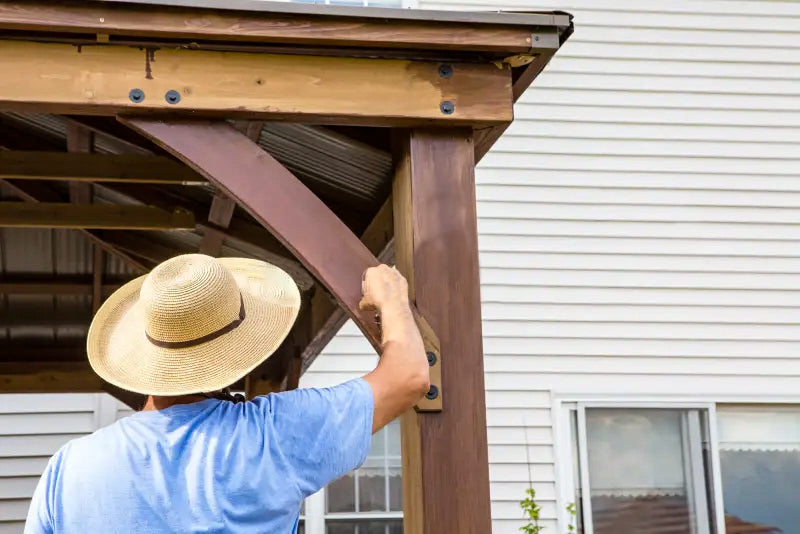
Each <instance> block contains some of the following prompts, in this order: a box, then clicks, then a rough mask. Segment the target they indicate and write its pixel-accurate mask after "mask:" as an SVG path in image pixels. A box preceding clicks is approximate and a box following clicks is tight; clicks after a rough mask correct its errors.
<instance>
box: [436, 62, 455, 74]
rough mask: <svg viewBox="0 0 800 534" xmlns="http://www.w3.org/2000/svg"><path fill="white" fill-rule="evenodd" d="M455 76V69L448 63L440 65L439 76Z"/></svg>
mask: <svg viewBox="0 0 800 534" xmlns="http://www.w3.org/2000/svg"><path fill="white" fill-rule="evenodd" d="M452 75H453V67H452V66H451V65H448V64H447V63H442V64H441V65H439V76H441V77H442V78H449V77H451V76H452Z"/></svg>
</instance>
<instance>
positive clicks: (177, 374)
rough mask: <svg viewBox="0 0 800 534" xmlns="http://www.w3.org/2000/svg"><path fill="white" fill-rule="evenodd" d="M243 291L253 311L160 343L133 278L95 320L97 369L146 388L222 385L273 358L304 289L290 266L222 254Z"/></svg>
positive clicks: (122, 383)
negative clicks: (182, 341)
mask: <svg viewBox="0 0 800 534" xmlns="http://www.w3.org/2000/svg"><path fill="white" fill-rule="evenodd" d="M218 261H219V262H220V263H222V265H224V266H225V267H227V268H228V269H229V270H230V271H231V273H233V275H234V278H235V279H236V283H237V284H238V286H239V290H240V291H241V295H242V301H243V303H244V309H245V319H244V320H243V321H242V322H241V323H240V324H239V325H238V326H237V327H236V328H234V329H233V330H231V331H229V332H227V333H225V334H223V335H221V336H219V337H217V338H215V339H212V340H211V341H207V342H205V343H201V344H198V345H193V346H190V347H183V348H163V347H158V346H156V345H153V344H152V343H151V342H150V341H149V340H148V339H147V336H146V334H145V321H144V314H143V310H142V306H141V305H139V304H138V301H139V289H140V288H141V287H142V284H143V282H144V280H145V278H146V276H141V277H139V278H137V279H135V280H132V281H131V282H128V283H127V284H125V285H124V286H122V287H121V288H119V289H118V290H117V291H115V292H114V294H112V295H111V296H110V297H109V298H108V299H107V300H106V302H105V303H104V304H103V305H102V306H101V307H100V309H99V310H98V312H97V314H96V315H95V317H94V319H93V321H92V325H91V327H90V328H89V334H88V339H87V352H88V355H89V364H90V365H91V366H92V369H94V371H95V372H96V373H97V374H98V375H99V376H100V377H101V378H102V379H103V380H105V381H106V382H109V383H111V384H113V385H115V386H118V387H120V388H122V389H125V390H128V391H134V392H136V393H142V394H145V395H160V396H173V395H187V394H191V393H202V392H210V391H217V390H219V389H222V388H224V387H227V386H230V385H231V384H233V383H234V382H236V381H237V380H239V379H241V378H242V377H244V376H246V375H247V374H248V373H250V371H252V370H253V369H255V368H256V367H257V366H258V365H259V364H260V363H261V362H263V361H264V360H266V359H267V358H269V356H271V355H272V354H273V353H274V352H275V351H276V350H277V349H278V347H279V346H280V345H281V343H282V342H283V340H284V339H286V336H287V335H288V334H289V331H290V330H291V329H292V325H293V324H294V321H295V319H297V314H298V312H299V310H300V291H299V290H298V289H297V285H296V284H295V283H294V280H292V278H291V276H289V275H288V274H287V273H286V272H284V271H283V270H281V269H280V268H278V267H275V266H274V265H271V264H269V263H267V262H264V261H260V260H252V259H246V258H219V259H218Z"/></svg>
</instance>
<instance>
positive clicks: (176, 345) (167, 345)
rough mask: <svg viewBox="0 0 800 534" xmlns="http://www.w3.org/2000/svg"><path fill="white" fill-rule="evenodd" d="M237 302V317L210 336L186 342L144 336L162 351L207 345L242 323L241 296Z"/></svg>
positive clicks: (242, 308)
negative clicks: (238, 303)
mask: <svg viewBox="0 0 800 534" xmlns="http://www.w3.org/2000/svg"><path fill="white" fill-rule="evenodd" d="M239 302H240V303H241V304H240V306H239V317H238V318H237V319H234V320H233V321H231V322H230V323H229V324H227V325H225V326H223V327H222V328H220V329H219V330H216V331H214V332H211V333H210V334H206V335H204V336H202V337H198V338H196V339H189V340H187V341H161V340H160V339H154V338H152V337H150V334H148V333H147V331H145V333H144V335H145V336H147V340H148V341H149V342H150V343H152V344H153V345H155V346H156V347H161V348H164V349H185V348H186V347H194V346H195V345H200V344H202V343H207V342H209V341H211V340H212V339H217V338H218V337H219V336H221V335H223V334H227V333H228V332H230V331H231V330H234V329H235V328H236V327H237V326H239V325H240V324H242V321H244V299H243V298H242V295H241V294H240V295H239Z"/></svg>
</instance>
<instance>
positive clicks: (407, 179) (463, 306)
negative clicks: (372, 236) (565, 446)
mask: <svg viewBox="0 0 800 534" xmlns="http://www.w3.org/2000/svg"><path fill="white" fill-rule="evenodd" d="M471 135H472V134H471V132H470V131H468V130H460V129H454V130H447V131H433V130H431V131H422V130H415V131H412V132H411V133H409V134H403V135H400V136H398V138H397V142H396V149H397V170H396V174H395V179H394V184H393V185H394V187H393V189H394V190H393V198H394V213H395V250H396V256H397V266H398V268H399V269H400V270H401V271H402V272H403V273H404V274H405V275H406V276H407V278H408V279H409V291H410V296H411V298H412V300H414V301H415V302H416V305H417V307H418V309H419V310H420V312H421V313H422V314H423V315H424V316H425V318H426V319H427V320H428V322H429V323H430V325H431V326H432V327H433V328H434V330H435V331H436V333H437V335H438V337H439V342H440V344H441V352H442V361H441V365H442V369H441V373H442V389H443V391H444V393H445V394H446V401H445V404H444V409H443V411H441V412H438V413H418V412H413V411H411V412H409V413H407V414H405V415H404V416H403V418H402V451H403V502H404V532H405V534H441V533H445V532H448V533H449V532H458V533H459V534H488V533H490V532H491V526H492V525H491V513H490V499H489V460H488V452H487V441H486V401H485V393H484V391H485V389H484V380H483V349H482V343H481V302H480V279H479V272H478V237H477V223H476V220H477V219H476V212H475V180H474V156H473V154H474V147H473V141H472V136H471Z"/></svg>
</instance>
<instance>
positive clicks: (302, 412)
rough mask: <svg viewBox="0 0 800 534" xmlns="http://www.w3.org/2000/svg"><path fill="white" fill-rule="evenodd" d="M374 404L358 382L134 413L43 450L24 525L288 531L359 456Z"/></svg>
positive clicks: (33, 532) (127, 533)
mask: <svg viewBox="0 0 800 534" xmlns="http://www.w3.org/2000/svg"><path fill="white" fill-rule="evenodd" d="M373 402H374V401H373V396H372V390H371V388H370V386H369V384H367V383H366V382H365V381H364V380H363V379H357V380H352V381H350V382H347V383H345V384H342V385H340V386H336V387H333V388H328V389H299V390H295V391H290V392H285V393H278V394H271V395H267V396H264V397H258V398H256V399H255V400H254V401H252V402H244V403H236V404H234V403H232V402H228V401H219V400H213V399H208V400H203V401H201V402H196V403H192V404H181V405H175V406H171V407H169V408H167V409H165V410H159V411H147V412H139V413H136V414H134V415H131V416H130V417H126V418H125V419H121V420H120V421H117V422H116V423H114V424H113V425H111V426H108V427H106V428H103V429H101V430H98V431H97V432H95V433H94V434H92V435H90V436H86V437H83V438H79V439H76V440H73V441H70V442H69V443H67V444H66V445H64V447H62V448H61V450H59V451H58V452H57V453H56V454H55V456H53V458H52V459H51V460H50V462H49V463H48V464H47V468H46V469H45V472H44V474H43V475H42V478H41V480H40V481H39V485H38V487H37V488H36V492H35V493H34V496H33V501H32V502H31V507H30V510H29V512H28V520H27V523H26V524H25V533H26V534H40V533H51V532H52V533H70V534H71V533H79V534H85V533H87V532H91V533H95V532H98V533H99V532H102V533H104V534H106V533H107V534H111V533H124V534H131V533H148V534H149V533H162V532H170V533H171V532H179V533H190V532H204V533H212V532H243V533H244V532H253V533H259V534H265V533H271V534H272V533H274V534H284V533H285V534H290V533H294V532H296V531H297V519H298V515H299V513H300V504H301V502H302V500H303V499H304V498H305V497H307V496H308V495H311V494H312V493H315V492H316V491H317V490H319V489H320V488H322V487H323V486H325V485H326V484H328V483H329V482H331V481H333V480H335V479H337V478H339V477H340V476H342V475H344V474H346V473H348V472H349V471H352V470H353V469H356V468H357V467H359V466H360V465H361V464H362V463H363V462H364V459H365V458H366V456H367V453H368V452H369V446H370V438H371V434H372V412H373Z"/></svg>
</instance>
